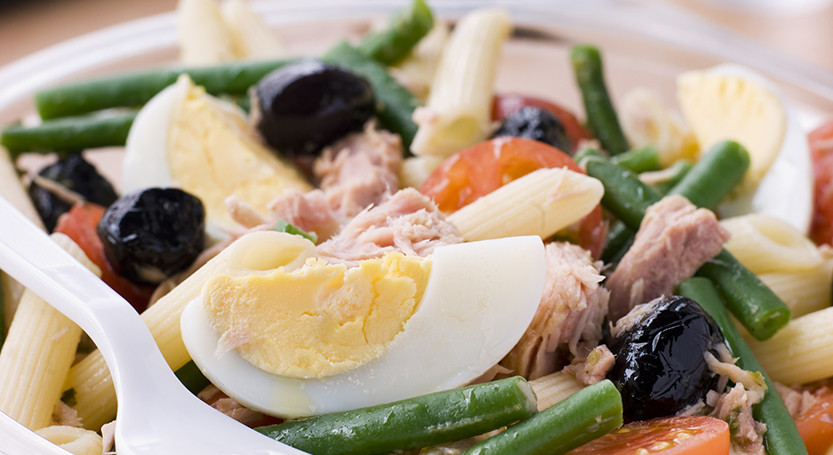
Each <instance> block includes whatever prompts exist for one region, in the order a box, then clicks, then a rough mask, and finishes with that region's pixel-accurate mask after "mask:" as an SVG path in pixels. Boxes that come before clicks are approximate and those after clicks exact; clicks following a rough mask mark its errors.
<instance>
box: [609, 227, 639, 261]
mask: <svg viewBox="0 0 833 455" xmlns="http://www.w3.org/2000/svg"><path fill="white" fill-rule="evenodd" d="M635 235H636V234H635V233H634V232H633V229H631V228H629V227H627V226H625V223H623V222H621V221H619V220H617V221H616V222H614V223H613V224H612V225H611V226H610V229H609V230H608V231H607V240H605V246H604V249H602V256H601V258H600V259H601V260H602V261H604V262H605V264H610V263H615V262H619V261H618V260H616V259H621V256H620V252H621V251H622V250H623V249H624V248H626V247H627V248H630V246H631V245H633V238H634V236H635ZM617 257H618V258H617Z"/></svg>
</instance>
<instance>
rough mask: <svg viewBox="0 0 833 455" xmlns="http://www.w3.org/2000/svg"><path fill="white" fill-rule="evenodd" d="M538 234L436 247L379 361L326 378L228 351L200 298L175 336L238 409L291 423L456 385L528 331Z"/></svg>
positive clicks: (540, 251)
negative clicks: (273, 369)
mask: <svg viewBox="0 0 833 455" xmlns="http://www.w3.org/2000/svg"><path fill="white" fill-rule="evenodd" d="M545 271H546V262H545V258H544V245H543V243H542V241H541V238H540V237H537V236H528V237H514V238H505V239H498V240H488V241H482V242H471V243H464V244H459V245H451V246H445V247H440V248H437V249H436V250H435V252H434V254H433V264H432V267H431V274H430V277H429V279H428V284H427V286H426V289H425V293H424V295H423V298H422V300H421V302H420V303H419V306H418V309H417V311H416V312H415V313H414V315H413V316H411V318H410V319H409V320H408V322H407V323H406V324H405V327H404V329H403V331H402V332H401V333H399V334H398V335H397V336H396V337H395V338H394V339H393V340H392V341H391V342H390V344H389V345H388V347H387V348H386V350H385V352H384V353H383V355H382V357H381V358H379V359H377V360H375V361H372V362H370V363H368V364H365V365H363V366H361V367H359V368H357V369H355V370H352V371H349V372H347V373H344V374H340V375H336V376H332V377H328V378H323V379H295V378H285V377H280V376H276V375H273V374H270V373H267V372H265V371H263V370H260V369H258V368H257V367H255V366H253V365H252V364H250V363H248V362H247V361H246V360H244V359H243V358H242V357H240V356H239V355H238V354H237V353H236V352H235V351H229V352H226V353H224V354H222V355H221V356H219V357H217V356H216V355H215V351H216V349H217V343H218V340H219V335H218V334H217V333H215V332H214V331H213V330H212V328H211V323H210V320H209V318H208V315H207V313H206V311H205V308H204V306H203V304H202V299H201V298H198V299H196V300H194V301H192V302H191V303H189V304H188V306H187V307H186V308H185V310H184V311H183V313H182V319H181V325H182V338H183V340H184V341H185V346H186V347H187V349H188V352H189V353H190V354H191V357H192V359H193V360H194V362H195V363H196V364H197V366H199V368H200V369H201V370H202V371H203V373H204V374H205V375H206V376H207V377H208V379H209V380H211V382H212V383H214V384H215V385H216V386H217V387H218V388H220V390H222V391H223V392H225V393H226V394H228V395H229V396H231V397H233V398H234V399H236V400H237V401H239V402H240V403H242V404H243V405H245V406H247V407H249V408H252V409H255V410H258V411H261V412H264V413H267V414H271V415H277V416H282V417H288V418H297V417H306V416H310V415H316V414H323V413H330V412H338V411H344V410H349V409H356V408H360V407H365V406H372V405H376V404H380V403H388V402H392V401H397V400H402V399H405V398H410V397H414V396H418V395H423V394H427V393H432V392H437V391H441V390H447V389H451V388H454V387H459V386H462V385H464V384H467V383H469V382H471V381H472V380H474V379H476V378H477V377H479V376H481V375H482V374H483V373H485V372H486V371H487V370H489V369H490V368H491V367H493V366H494V365H495V364H497V363H498V362H499V361H500V360H501V359H502V358H503V357H504V356H505V355H506V354H507V353H508V352H509V351H510V350H511V349H512V347H513V346H515V344H516V343H517V342H518V340H519V339H520V338H521V336H522V335H523V333H524V332H525V331H526V329H527V328H528V327H529V324H530V323H531V321H532V318H533V316H534V315H535V311H536V310H537V308H538V303H539V302H540V299H541V294H542V293H543V289H544V275H545Z"/></svg>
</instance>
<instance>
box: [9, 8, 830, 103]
mask: <svg viewBox="0 0 833 455" xmlns="http://www.w3.org/2000/svg"><path fill="white" fill-rule="evenodd" d="M278 1H279V0H278ZM285 1H290V0H285ZM291 1H300V0H291ZM668 1H671V2H673V3H675V4H677V5H679V6H681V7H683V8H685V9H688V10H690V11H693V12H695V13H696V14H700V15H702V16H704V17H706V18H708V19H711V20H713V21H715V22H718V23H721V24H723V25H725V26H728V27H730V28H732V29H734V30H736V31H737V32H739V33H740V34H742V35H745V36H747V37H749V38H752V39H753V40H756V41H758V42H760V43H763V44H764V45H767V46H770V47H772V48H774V49H777V50H779V51H781V52H785V53H788V54H791V55H793V56H795V57H797V58H799V59H802V60H805V61H807V62H809V63H812V64H814V65H816V66H818V67H821V68H824V69H826V70H828V71H831V72H833V6H831V7H827V8H825V9H823V10H820V11H814V12H811V13H805V14H797V15H766V14H760V13H748V12H739V11H736V10H731V9H727V8H725V7H721V6H716V4H715V3H713V2H716V1H718V0H712V2H704V1H702V0H668ZM0 5H3V6H0V8H2V9H0V66H2V65H5V64H7V63H9V62H12V61H14V60H16V59H18V58H20V57H23V56H25V55H27V54H29V53H31V52H34V51H37V50H39V49H42V48H44V47H47V46H49V45H52V44H55V43H58V42H60V41H62V40H65V39H68V38H72V37H74V36H78V35H81V34H84V33H86V32H90V31H93V30H96V29H99V28H102V27H106V26H108V25H113V24H117V23H119V22H124V21H127V20H131V19H136V18H140V17H144V16H149V15H152V14H157V13H162V12H166V11H171V10H173V9H174V8H175V6H176V0H28V1H23V2H16V4H12V5H6V4H5V3H2V2H0ZM0 89H2V88H0Z"/></svg>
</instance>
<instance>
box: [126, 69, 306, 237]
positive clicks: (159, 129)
mask: <svg viewBox="0 0 833 455" xmlns="http://www.w3.org/2000/svg"><path fill="white" fill-rule="evenodd" d="M123 176H124V177H123V178H124V190H125V192H132V191H136V190H140V189H144V188H150V187H178V188H181V189H183V190H185V191H187V192H189V193H191V194H193V195H195V196H197V197H199V198H200V199H201V200H202V202H203V204H205V208H206V213H207V218H208V223H209V225H210V226H213V227H221V228H222V227H231V226H234V222H233V221H232V219H231V216H230V215H229V213H228V211H227V209H226V205H225V199H226V198H227V197H228V196H231V195H234V196H236V197H237V198H238V199H239V200H241V201H243V202H247V203H249V204H250V205H251V206H252V207H253V208H254V209H255V210H256V211H258V212H260V213H261V214H264V215H265V214H266V212H267V210H266V205H267V204H268V203H269V202H270V201H271V200H272V199H273V198H274V197H275V196H276V195H278V194H279V193H280V192H281V191H283V190H284V189H286V188H294V189H296V190H299V191H309V190H310V189H312V187H311V186H310V185H309V183H307V182H306V181H305V180H304V178H303V177H301V175H300V173H299V172H298V171H297V169H295V168H294V167H293V166H292V165H291V164H289V163H287V162H285V161H283V160H281V159H280V158H278V157H277V156H276V155H275V154H274V153H272V152H271V151H270V150H268V149H267V148H266V147H264V146H263V145H262V144H260V143H259V142H258V141H257V140H256V138H255V137H254V136H253V135H252V134H251V131H250V128H249V125H248V123H247V122H246V118H245V117H244V116H243V114H242V113H241V111H240V110H239V109H238V108H237V107H236V106H233V105H231V104H229V103H226V102H224V101H221V100H219V99H217V98H214V97H212V96H210V95H208V94H206V93H205V90H203V88H202V87H198V86H195V85H194V84H193V83H192V82H191V80H190V78H188V76H181V77H180V79H179V80H178V81H177V83H176V84H174V85H172V86H170V87H168V88H166V89H165V90H163V91H162V92H160V93H159V94H158V95H156V96H155V97H154V98H153V99H151V100H150V102H148V104H147V105H145V106H144V107H143V108H142V110H141V111H139V114H138V115H137V116H136V120H135V121H134V122H133V125H132V126H131V128H130V133H129V134H128V137H127V143H126V154H125V159H124V172H123Z"/></svg>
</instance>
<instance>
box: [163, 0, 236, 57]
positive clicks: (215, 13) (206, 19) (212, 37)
mask: <svg viewBox="0 0 833 455" xmlns="http://www.w3.org/2000/svg"><path fill="white" fill-rule="evenodd" d="M176 13H177V21H178V32H179V54H180V55H179V58H180V60H181V61H182V63H183V64H184V65H188V66H198V65H215V64H218V63H224V62H230V61H233V60H234V59H235V54H234V45H233V43H232V39H231V36H230V34H229V32H228V30H226V25H225V22H224V21H223V17H222V15H221V14H220V7H219V5H218V4H217V1H216V0H180V1H179V4H178V6H177V12H176Z"/></svg>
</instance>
